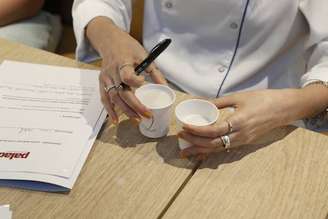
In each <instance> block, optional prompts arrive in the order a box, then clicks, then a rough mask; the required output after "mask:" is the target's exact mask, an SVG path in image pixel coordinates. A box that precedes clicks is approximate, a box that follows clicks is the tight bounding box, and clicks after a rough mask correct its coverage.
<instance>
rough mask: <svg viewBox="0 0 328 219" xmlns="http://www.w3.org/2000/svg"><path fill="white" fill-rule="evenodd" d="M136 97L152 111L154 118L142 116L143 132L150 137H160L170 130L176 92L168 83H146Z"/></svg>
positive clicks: (136, 93)
mask: <svg viewBox="0 0 328 219" xmlns="http://www.w3.org/2000/svg"><path fill="white" fill-rule="evenodd" d="M135 95H136V97H137V98H138V99H139V101H140V102H141V103H142V104H144V105H145V106H146V107H147V108H148V109H149V110H150V111H151V112H152V115H153V116H152V118H150V119H147V118H142V120H141V122H140V124H139V130H140V132H141V134H143V135H144V136H146V137H149V138H160V137H164V136H165V135H167V133H168V132H169V126H170V118H171V108H172V105H173V103H174V102H175V99H176V95H175V92H174V91H173V90H172V89H171V88H169V87H168V86H166V85H161V84H146V85H143V86H141V87H139V88H138V89H136V91H135Z"/></svg>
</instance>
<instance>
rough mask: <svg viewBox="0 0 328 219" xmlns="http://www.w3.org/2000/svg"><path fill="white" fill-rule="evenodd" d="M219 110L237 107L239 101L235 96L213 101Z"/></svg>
mask: <svg viewBox="0 0 328 219" xmlns="http://www.w3.org/2000/svg"><path fill="white" fill-rule="evenodd" d="M212 103H214V104H215V106H216V107H217V108H219V109H221V108H226V107H233V106H236V105H237V99H236V98H235V97H234V96H233V95H228V96H223V97H219V98H217V99H215V100H213V101H212Z"/></svg>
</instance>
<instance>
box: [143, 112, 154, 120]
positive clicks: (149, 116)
mask: <svg viewBox="0 0 328 219" xmlns="http://www.w3.org/2000/svg"><path fill="white" fill-rule="evenodd" d="M144 115H145V117H146V118H147V119H150V118H151V117H153V114H152V113H151V112H145V113H144Z"/></svg>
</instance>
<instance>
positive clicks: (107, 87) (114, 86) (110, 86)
mask: <svg viewBox="0 0 328 219" xmlns="http://www.w3.org/2000/svg"><path fill="white" fill-rule="evenodd" d="M112 89H116V85H106V86H104V90H105V92H106V93H109V92H110V91H111V90H112Z"/></svg>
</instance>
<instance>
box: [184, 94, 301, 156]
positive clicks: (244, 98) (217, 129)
mask: <svg viewBox="0 0 328 219" xmlns="http://www.w3.org/2000/svg"><path fill="white" fill-rule="evenodd" d="M301 92H302V91H300V90H296V89H284V90H261V91H251V92H241V93H235V94H232V95H229V96H225V97H221V98H218V99H216V100H214V101H213V102H214V104H215V105H216V106H217V107H218V108H225V107H234V108H235V112H234V113H233V114H232V115H231V116H230V117H228V118H227V119H226V121H225V122H221V123H217V124H215V125H212V126H205V127H197V126H192V125H184V127H183V129H184V131H182V132H180V133H179V134H178V136H179V137H181V138H183V139H185V140H186V141H188V142H190V143H192V144H193V146H192V147H190V148H187V149H185V150H183V151H181V156H182V157H189V156H194V155H198V157H199V158H204V156H200V155H207V154H210V153H214V152H220V151H223V150H226V148H225V146H224V143H223V140H222V138H221V136H224V135H227V136H228V137H229V139H230V146H229V148H237V147H239V146H242V145H247V144H252V143H254V142H255V141H256V140H257V139H258V138H259V137H261V136H262V135H264V134H265V133H268V132H270V131H271V130H273V129H274V128H277V127H281V126H284V125H288V124H290V123H291V122H293V121H295V120H298V119H301V118H302V116H303V115H304V112H303V111H304V109H305V107H303V109H302V106H303V105H304V104H306V103H304V101H302V93H301ZM229 123H230V124H229Z"/></svg>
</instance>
